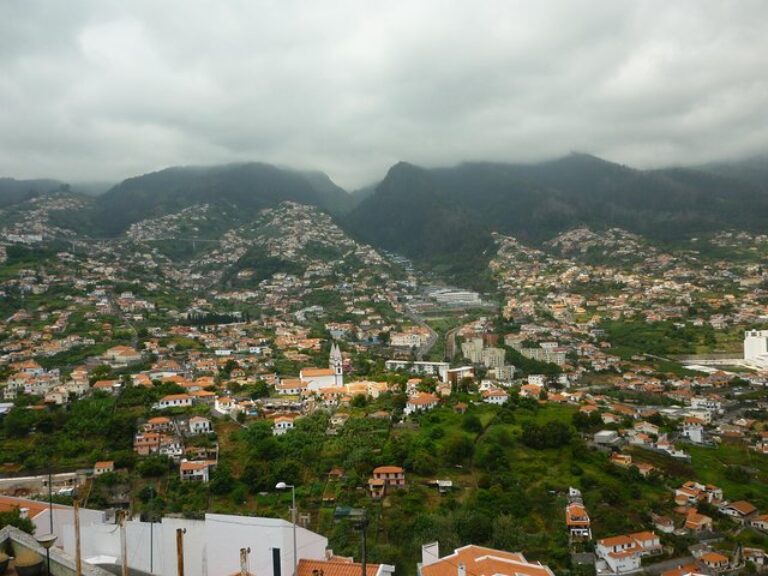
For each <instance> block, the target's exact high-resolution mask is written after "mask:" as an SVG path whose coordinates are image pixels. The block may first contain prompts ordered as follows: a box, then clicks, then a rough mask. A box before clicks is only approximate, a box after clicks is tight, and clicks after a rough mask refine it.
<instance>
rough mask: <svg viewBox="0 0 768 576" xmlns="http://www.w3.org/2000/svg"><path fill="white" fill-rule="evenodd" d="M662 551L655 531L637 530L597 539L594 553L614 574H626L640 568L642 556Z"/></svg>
mask: <svg viewBox="0 0 768 576" xmlns="http://www.w3.org/2000/svg"><path fill="white" fill-rule="evenodd" d="M661 551H662V547H661V542H660V541H659V537H658V536H657V535H656V533H655V532H637V533H635V534H628V535H625V536H613V537H611V538H604V539H602V540H598V541H597V547H596V548H595V553H596V554H597V556H598V558H600V559H601V560H603V561H604V562H605V564H606V565H607V567H608V569H609V570H610V571H611V572H613V573H614V574H626V573H628V572H634V571H636V570H639V569H640V561H641V558H642V557H643V556H649V555H651V554H658V553H660V552H661Z"/></svg>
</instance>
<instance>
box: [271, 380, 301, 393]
mask: <svg viewBox="0 0 768 576" xmlns="http://www.w3.org/2000/svg"><path fill="white" fill-rule="evenodd" d="M306 389H307V385H306V384H305V383H304V382H302V381H301V379H299V378H284V379H282V380H280V382H278V383H276V384H275V391H276V392H277V393H278V394H279V395H281V396H298V395H299V394H301V393H302V392H304V390H306Z"/></svg>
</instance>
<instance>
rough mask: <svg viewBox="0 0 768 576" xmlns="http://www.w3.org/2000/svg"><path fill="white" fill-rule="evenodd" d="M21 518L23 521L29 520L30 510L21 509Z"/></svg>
mask: <svg viewBox="0 0 768 576" xmlns="http://www.w3.org/2000/svg"><path fill="white" fill-rule="evenodd" d="M19 518H21V519H23V520H26V519H27V518H29V508H19Z"/></svg>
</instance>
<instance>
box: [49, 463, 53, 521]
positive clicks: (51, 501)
mask: <svg viewBox="0 0 768 576" xmlns="http://www.w3.org/2000/svg"><path fill="white" fill-rule="evenodd" d="M52 478H53V474H52V473H51V460H50V456H49V459H48V522H49V524H50V530H49V531H48V533H49V534H53V486H52V485H51V482H52Z"/></svg>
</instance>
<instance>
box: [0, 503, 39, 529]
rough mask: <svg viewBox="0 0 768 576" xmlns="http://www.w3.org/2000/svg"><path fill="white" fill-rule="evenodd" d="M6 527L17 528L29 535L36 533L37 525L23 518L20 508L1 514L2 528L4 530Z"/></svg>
mask: <svg viewBox="0 0 768 576" xmlns="http://www.w3.org/2000/svg"><path fill="white" fill-rule="evenodd" d="M5 526H15V527H16V528H18V529H19V530H23V531H24V532H26V533H27V534H34V533H35V525H34V524H33V523H32V520H30V519H29V518H23V517H22V516H21V510H19V508H13V509H12V510H8V511H7V512H0V528H4V527H5Z"/></svg>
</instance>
